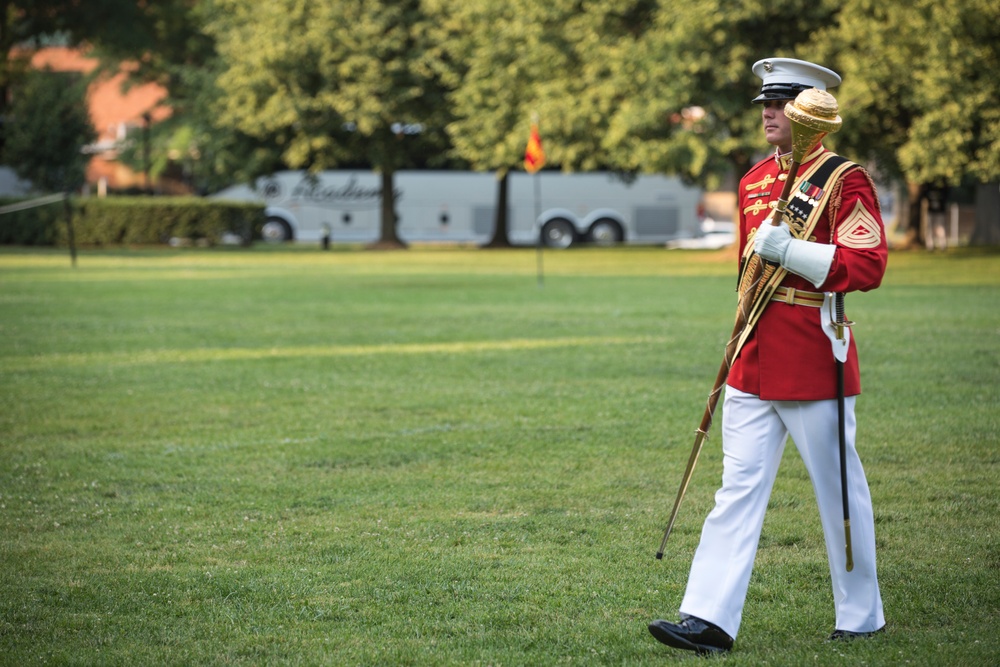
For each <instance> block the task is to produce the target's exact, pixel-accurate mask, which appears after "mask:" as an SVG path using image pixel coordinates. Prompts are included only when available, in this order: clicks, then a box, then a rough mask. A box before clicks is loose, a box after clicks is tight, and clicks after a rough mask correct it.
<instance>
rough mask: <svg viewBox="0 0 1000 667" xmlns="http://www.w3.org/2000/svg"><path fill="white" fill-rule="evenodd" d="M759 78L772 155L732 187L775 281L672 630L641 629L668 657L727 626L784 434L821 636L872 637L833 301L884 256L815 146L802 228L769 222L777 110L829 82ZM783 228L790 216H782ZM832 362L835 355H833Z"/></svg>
mask: <svg viewBox="0 0 1000 667" xmlns="http://www.w3.org/2000/svg"><path fill="white" fill-rule="evenodd" d="M753 71H754V73H755V74H756V75H757V76H759V77H760V78H761V80H762V87H761V93H760V95H759V96H758V97H757V98H755V99H754V100H753V102H754V103H758V104H762V105H763V112H762V117H763V125H764V132H765V136H766V137H767V139H768V141H769V142H770V143H772V144H773V145H775V147H776V150H775V153H774V154H773V155H772V156H770V157H768V158H766V159H764V160H762V161H761V162H759V163H758V164H756V165H755V166H754V167H753V168H751V169H750V171H749V172H747V174H746V175H745V176H744V177H743V179H742V180H741V181H740V185H739V218H740V226H739V227H740V229H739V232H740V236H739V240H740V242H739V247H740V257H741V258H743V260H744V261H745V260H746V258H748V257H749V256H750V254H751V253H753V252H757V253H758V254H760V255H761V257H762V258H763V259H766V260H768V261H771V262H775V263H778V264H780V265H781V266H782V267H783V268H785V269H787V271H788V275H787V276H786V277H785V279H784V280H783V281H782V283H781V286H780V287H779V288H778V290H777V292H776V293H775V296H774V297H773V298H772V300H771V301H772V302H771V303H769V304H768V307H767V308H766V309H765V310H764V312H763V314H762V315H761V316H760V319H759V320H758V321H757V323H756V327H755V328H754V330H753V333H752V334H751V335H750V337H749V338H747V340H746V342H745V343H744V345H743V347H742V349H741V351H740V352H739V354H738V356H737V357H736V359H735V360H734V362H733V364H732V367H731V369H730V372H729V376H728V379H727V386H726V395H725V400H724V403H723V418H722V449H723V454H724V460H723V474H722V486H721V488H720V489H719V490H718V492H717V493H716V496H715V507H714V508H713V510H712V511H711V513H710V514H709V516H708V518H707V519H706V520H705V524H704V527H703V529H702V535H701V541H700V543H699V545H698V549H697V551H696V552H695V556H694V560H693V562H692V565H691V572H690V576H689V578H688V583H687V589H686V591H685V594H684V599H683V601H682V602H681V606H680V615H681V620H680V622H677V623H672V622H668V621H664V620H657V621H653V622H652V623H650V624H649V630H650V632H651V633H652V634H653V636H654V637H656V639H658V640H659V641H661V642H663V643H665V644H667V645H669V646H672V647H674V648H680V649H686V650H692V651H696V652H698V653H710V652H719V651H727V650H729V649H730V648H731V647H732V645H733V641H734V639H735V638H736V636H737V633H738V632H739V628H740V621H741V618H742V612H743V604H744V601H745V599H746V594H747V588H748V586H749V582H750V574H751V570H752V568H753V561H754V557H755V556H756V552H757V544H758V541H759V538H760V532H761V527H762V525H763V522H764V513H765V510H766V509H767V503H768V499H769V497H770V495H771V489H772V487H773V484H774V479H775V477H776V475H777V472H778V466H779V464H780V462H781V456H782V453H783V451H784V447H785V442H786V440H787V439H788V436H789V435H790V436H791V438H792V440H793V441H794V443H795V446H796V448H797V449H798V451H799V453H800V455H801V456H802V459H803V462H804V463H805V466H806V469H807V470H808V473H809V477H810V480H811V481H812V485H813V489H814V491H815V495H816V500H817V504H818V506H819V512H820V519H821V523H822V526H823V533H824V538H825V540H826V547H827V556H828V560H829V566H830V573H831V578H832V584H833V598H834V607H835V612H836V619H835V629H834V632H833V634H832V635H831V636H830V638H831V639H834V640H839V639H849V638H855V637H861V636H867V635H870V634H872V633H875V632H877V631H879V630H881V629H882V628H883V626H884V625H885V617H884V614H883V610H882V599H881V594H880V592H879V587H878V579H877V576H876V571H875V525H874V517H873V511H872V504H871V496H870V494H869V491H868V482H867V480H866V478H865V473H864V469H863V468H862V466H861V460H860V458H859V457H858V453H857V451H856V449H855V430H856V422H855V415H854V404H855V398H856V396H857V395H858V394H859V393H860V392H861V383H860V375H859V371H858V357H857V350H856V348H855V344H854V340H853V337H850V340H849V345H848V347H847V348H846V350H847V356H846V359H842V361H843V364H844V394H845V396H846V398H845V433H846V452H845V457H846V465H847V478H848V489H849V500H848V502H849V509H850V517H851V526H852V527H851V533H852V541H853V557H854V568H853V569H852V571H851V572H847V570H846V554H845V551H844V516H843V506H842V497H841V490H842V489H841V480H840V458H839V456H840V455H839V433H838V406H837V394H838V391H837V371H836V360H835V358H834V353H833V351H832V350H833V349H834V348H833V347H832V345H833V344H832V333H831V331H832V330H833V327H831V326H829V322H830V319H831V315H830V312H829V309H828V308H827V307H825V306H826V305H828V304H829V303H830V302H831V298H832V296H833V293H836V292H841V293H843V292H852V291H867V290H871V289H874V288H876V287H878V286H879V284H880V283H881V281H882V276H883V274H884V273H885V267H886V260H887V256H888V252H887V246H886V240H885V234H884V233H883V227H882V220H881V215H880V212H879V205H878V199H877V196H876V193H875V188H874V185H873V184H872V181H871V178H870V177H869V176H868V174H867V173H866V172H865V171H864V170H863V169H862V168H860V167H858V166H857V165H854V164H852V163H850V162H848V161H846V160H844V159H843V158H840V157H839V156H835V155H834V154H833V153H831V152H830V151H827V150H826V149H825V148H823V146H822V145H819V146H817V147H816V148H815V149H813V150H812V152H811V153H810V154H808V155H806V156H805V157H804V158H803V160H802V164H801V165H800V167H799V171H798V177H797V178H796V183H795V188H794V190H793V192H794V197H792V198H790V199H791V201H790V203H789V209H794V208H795V207H796V205H797V204H801V207H802V209H803V210H805V211H807V212H809V213H808V219H809V221H810V224H809V225H805V224H799V223H801V222H802V221H801V220H799V221H795V220H793V224H795V228H794V229H791V228H790V227H789V226H788V225H787V224H785V223H782V224H781V226H779V227H775V226H772V225H771V224H770V219H769V218H770V217H771V216H772V215H774V211H775V207H776V205H777V200H778V198H779V195H780V194H781V190H782V187H783V186H784V181H785V180H786V178H787V175H788V168H789V166H790V163H791V135H790V125H789V124H788V123H789V121H788V119H787V118H785V117H784V113H783V107H784V104H785V103H786V102H788V101H790V100H792V99H794V98H795V97H796V96H797V95H798V93H799V92H801V91H803V90H806V89H809V88H818V89H820V90H826V89H827V88H829V87H834V86H836V85H838V84H839V83H840V76H839V75H838V74H836V73H835V72H833V71H831V70H829V69H827V68H824V67H820V66H819V65H815V64H813V63H809V62H805V61H801V60H795V59H790V58H769V59H766V60H761V61H758V62H757V63H755V64H754V66H753ZM792 218H794V216H792ZM841 356H842V353H841Z"/></svg>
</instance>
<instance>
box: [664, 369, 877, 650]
mask: <svg viewBox="0 0 1000 667" xmlns="http://www.w3.org/2000/svg"><path fill="white" fill-rule="evenodd" d="M845 416H846V429H845V432H846V436H847V447H846V458H847V480H848V489H849V491H848V507H849V510H850V518H851V542H852V545H851V546H852V555H853V557H854V569H853V570H852V571H851V572H847V571H846V561H847V556H846V553H845V548H844V545H845V540H844V512H843V501H842V497H841V483H840V451H839V442H840V439H839V435H838V425H837V419H838V418H837V401H836V400H826V401H762V400H760V399H759V398H758V397H757V396H754V395H753V394H747V393H745V392H742V391H739V390H737V389H734V388H733V387H728V386H727V387H726V397H725V401H724V402H723V416H722V452H723V457H724V459H723V470H722V488H720V489H719V491H718V492H717V493H716V494H715V508H714V509H713V510H712V512H711V513H710V514H709V515H708V518H707V519H706V520H705V525H704V527H703V529H702V533H701V542H700V543H699V545H698V549H697V551H696V552H695V556H694V562H693V563H692V565H691V574H690V577H689V578H688V584H687V590H686V591H685V594H684V600H683V601H682V602H681V607H680V612H681V615H682V616H697V617H698V618H701V619H703V620H706V621H709V622H710V623H714V624H715V625H718V626H719V627H720V628H722V629H723V630H724V631H725V632H726V634H728V635H729V636H730V637H733V638H735V637H736V634H737V633H738V632H739V629H740V621H741V619H742V616H743V603H744V601H745V599H746V594H747V587H748V586H749V584H750V572H751V570H752V569H753V561H754V557H755V556H756V554H757V544H758V541H759V539H760V531H761V526H762V525H763V523H764V512H765V510H766V509H767V503H768V499H769V498H770V496H771V488H772V487H773V485H774V479H775V476H776V475H777V473H778V466H779V464H780V463H781V455H782V452H783V451H784V448H785V441H786V440H787V438H788V436H789V435H791V436H792V440H793V441H794V442H795V446H796V447H797V448H798V450H799V454H800V455H801V456H802V460H803V462H804V463H805V467H806V470H807V471H808V473H809V478H810V479H811V480H812V485H813V490H814V491H815V493H816V501H817V503H818V505H819V515H820V520H821V522H822V525H823V535H824V538H825V540H826V552H827V558H828V560H829V563H830V574H831V576H832V579H833V600H834V605H835V608H836V626H835V628H836V629H838V630H850V631H853V632H870V631H873V630H878V629H879V628H881V627H882V626H883V625H885V617H884V615H883V612H882V597H881V594H880V593H879V588H878V579H877V577H876V573H875V520H874V516H873V512H872V501H871V494H870V493H869V491H868V481H867V479H866V478H865V471H864V469H863V468H862V467H861V460H860V459H859V458H858V453H857V450H856V449H855V447H854V437H855V431H856V421H855V417H854V397H848V398H846V399H845Z"/></svg>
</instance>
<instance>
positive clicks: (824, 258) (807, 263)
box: [781, 239, 837, 289]
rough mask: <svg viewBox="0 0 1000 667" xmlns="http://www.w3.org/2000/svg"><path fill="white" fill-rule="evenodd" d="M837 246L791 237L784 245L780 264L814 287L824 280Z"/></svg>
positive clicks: (817, 286) (817, 287)
mask: <svg viewBox="0 0 1000 667" xmlns="http://www.w3.org/2000/svg"><path fill="white" fill-rule="evenodd" d="M836 250H837V247H836V246H834V245H831V244H829V243H812V242H810V241H802V240H801V239H792V240H791V241H790V242H789V243H788V245H787V246H786V247H785V256H784V257H783V258H782V259H781V265H782V266H783V267H785V268H786V269H788V270H789V271H791V272H792V273H794V274H795V275H798V276H802V277H803V278H805V279H806V280H808V281H809V282H811V283H812V284H813V286H814V287H815V288H816V289H819V287H820V285H822V284H823V283H824V282H826V277H827V275H829V273H830V266H831V265H832V264H833V255H834V253H835V252H836Z"/></svg>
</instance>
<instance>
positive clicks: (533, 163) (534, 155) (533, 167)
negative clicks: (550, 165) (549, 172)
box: [524, 123, 545, 174]
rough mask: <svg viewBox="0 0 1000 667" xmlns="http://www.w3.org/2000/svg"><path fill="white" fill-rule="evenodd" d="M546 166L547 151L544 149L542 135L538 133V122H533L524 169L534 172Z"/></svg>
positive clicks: (525, 152) (526, 149) (530, 172)
mask: <svg viewBox="0 0 1000 667" xmlns="http://www.w3.org/2000/svg"><path fill="white" fill-rule="evenodd" d="M544 166H545V151H544V150H543V149H542V137H541V135H539V134H538V124H537V123H532V124H531V136H530V137H528V147H527V148H525V149H524V169H525V171H527V172H528V173H529V174H533V173H535V172H536V171H538V170H539V169H541V168H542V167H544Z"/></svg>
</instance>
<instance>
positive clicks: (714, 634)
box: [649, 616, 733, 655]
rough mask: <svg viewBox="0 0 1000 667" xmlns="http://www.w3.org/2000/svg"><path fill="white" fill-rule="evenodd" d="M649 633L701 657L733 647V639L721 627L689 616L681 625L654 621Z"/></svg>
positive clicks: (661, 640) (659, 639) (658, 639)
mask: <svg viewBox="0 0 1000 667" xmlns="http://www.w3.org/2000/svg"><path fill="white" fill-rule="evenodd" d="M649 633H650V634H651V635H653V636H654V637H656V639H657V641H660V642H663V643H664V644H666V645H667V646H672V647H673V648H679V649H683V650H685V651H694V652H695V653H698V654H700V655H703V654H706V653H722V652H725V651H728V650H729V649H731V648H732V647H733V638H732V637H730V636H729V635H727V634H726V633H725V632H723V631H722V629H721V628H719V626H717V625H713V624H711V623H709V622H708V621H703V620H701V619H700V618H695V617H694V616H688V617H687V618H685V619H684V620H683V621H681V622H680V623H671V622H669V621H653V622H652V623H650V624H649Z"/></svg>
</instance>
